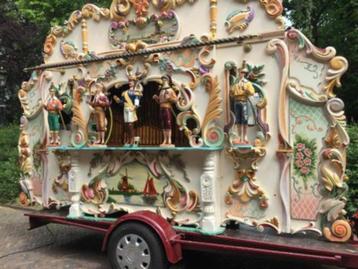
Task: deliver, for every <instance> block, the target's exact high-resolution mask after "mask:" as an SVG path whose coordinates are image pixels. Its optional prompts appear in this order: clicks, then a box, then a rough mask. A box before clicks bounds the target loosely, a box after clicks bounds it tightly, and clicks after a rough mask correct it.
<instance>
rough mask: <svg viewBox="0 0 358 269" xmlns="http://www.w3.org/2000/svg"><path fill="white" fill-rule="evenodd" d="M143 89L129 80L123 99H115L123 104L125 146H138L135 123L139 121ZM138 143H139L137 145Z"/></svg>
mask: <svg viewBox="0 0 358 269" xmlns="http://www.w3.org/2000/svg"><path fill="white" fill-rule="evenodd" d="M142 92H143V87H142V85H141V84H140V83H138V82H137V81H136V80H129V89H128V90H126V91H124V92H123V93H122V96H121V98H119V97H118V96H116V95H115V96H114V97H113V99H114V101H115V102H116V103H118V104H123V106H124V108H123V117H124V123H125V132H126V141H125V142H124V146H125V147H128V146H137V143H138V142H139V141H138V140H139V139H137V141H136V136H135V133H136V130H135V123H136V122H137V121H138V116H137V108H138V107H139V105H140V99H141V97H142V96H143V94H142ZM136 142H137V143H136Z"/></svg>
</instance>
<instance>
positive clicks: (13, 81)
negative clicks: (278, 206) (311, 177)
mask: <svg viewBox="0 0 358 269" xmlns="http://www.w3.org/2000/svg"><path fill="white" fill-rule="evenodd" d="M89 2H91V3H94V4H96V5H98V6H103V7H109V5H110V3H111V0H92V1H84V0H2V1H1V3H0V72H3V73H5V76H6V84H5V85H4V87H3V89H1V91H0V104H4V103H6V105H7V108H6V109H5V110H2V111H0V115H1V116H2V118H3V120H2V121H1V122H0V124H1V125H2V126H4V127H3V128H1V129H0V149H1V150H0V202H5V201H9V200H11V199H14V198H15V197H16V196H17V193H18V183H17V182H18V177H19V176H18V175H19V170H18V163H17V139H18V137H17V135H18V127H17V121H18V119H19V117H20V115H21V109H20V105H19V102H18V101H17V94H16V93H17V91H18V89H19V86H20V84H21V82H22V81H23V80H27V79H28V77H29V74H26V73H24V72H23V71H22V70H23V68H25V67H29V66H34V65H37V64H40V63H42V55H41V51H42V47H43V42H44V40H45V37H46V35H47V33H48V32H49V29H50V27H51V26H52V25H55V24H62V23H63V22H64V21H65V20H66V19H68V17H69V15H70V14H71V12H72V11H74V10H76V9H79V8H81V7H82V6H83V5H84V4H86V3H89ZM283 2H284V6H285V7H286V9H285V15H286V16H287V17H288V19H289V21H290V23H292V25H293V26H294V27H296V28H298V29H300V30H302V31H303V32H304V33H305V34H306V35H307V36H308V37H309V38H310V39H311V40H312V42H313V43H314V44H315V45H317V46H319V47H326V46H328V45H330V46H333V47H335V48H336V49H337V54H338V55H343V56H345V57H346V58H347V59H348V60H349V62H350V68H349V70H348V72H347V73H346V75H345V76H344V77H343V79H342V84H343V88H342V89H339V90H337V91H336V92H337V95H338V97H340V98H342V99H343V100H344V102H345V103H346V114H347V118H348V121H349V123H350V125H349V128H348V130H349V133H350V136H351V140H352V143H351V146H350V148H349V150H348V171H347V173H348V176H349V177H350V180H349V185H350V192H349V202H348V206H347V209H348V211H349V212H350V213H352V212H353V211H354V210H355V209H356V208H357V206H358V198H357V195H358V125H357V124H355V123H354V122H356V121H357V120H358V98H356V92H355V87H357V85H358V1H356V0H305V1H302V0H284V1H283ZM14 122H16V124H12V123H14Z"/></svg>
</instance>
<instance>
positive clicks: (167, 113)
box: [153, 75, 178, 147]
mask: <svg viewBox="0 0 358 269" xmlns="http://www.w3.org/2000/svg"><path fill="white" fill-rule="evenodd" d="M161 80H162V85H161V87H160V92H159V96H158V95H154V96H153V99H154V100H155V101H156V102H157V103H158V104H159V105H160V115H159V119H160V122H161V125H162V130H163V136H164V140H163V143H162V144H161V145H160V146H161V147H174V146H175V145H173V144H172V127H173V119H172V105H173V104H175V103H176V102H177V101H178V97H177V95H176V93H175V91H174V89H173V86H174V85H173V82H172V79H171V77H170V76H168V75H165V76H162V77H161Z"/></svg>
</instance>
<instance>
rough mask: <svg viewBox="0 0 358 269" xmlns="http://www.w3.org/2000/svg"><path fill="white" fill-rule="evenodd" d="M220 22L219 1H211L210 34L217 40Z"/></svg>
mask: <svg viewBox="0 0 358 269" xmlns="http://www.w3.org/2000/svg"><path fill="white" fill-rule="evenodd" d="M217 20H218V1H217V0H210V33H211V38H212V39H215V38H216V32H217Z"/></svg>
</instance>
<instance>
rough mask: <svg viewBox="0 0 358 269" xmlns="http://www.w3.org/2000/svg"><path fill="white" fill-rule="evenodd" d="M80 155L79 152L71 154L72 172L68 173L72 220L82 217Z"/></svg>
mask: <svg viewBox="0 0 358 269" xmlns="http://www.w3.org/2000/svg"><path fill="white" fill-rule="evenodd" d="M79 158H80V154H79V152H78V151H74V152H73V153H71V165H72V166H71V170H70V171H69V173H68V190H69V192H70V193H71V202H72V203H71V206H70V211H69V215H68V216H69V217H70V218H79V217H81V216H82V213H81V208H80V199H81V194H80V192H81V185H82V184H81V183H82V182H81V179H80V177H79V174H80V160H79Z"/></svg>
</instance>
